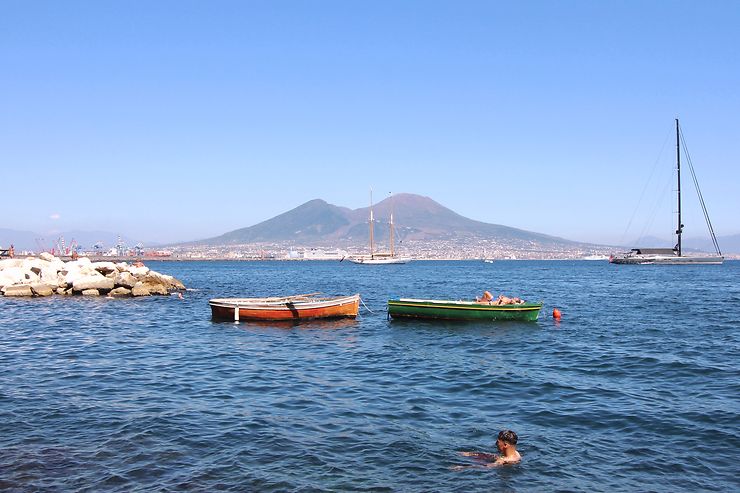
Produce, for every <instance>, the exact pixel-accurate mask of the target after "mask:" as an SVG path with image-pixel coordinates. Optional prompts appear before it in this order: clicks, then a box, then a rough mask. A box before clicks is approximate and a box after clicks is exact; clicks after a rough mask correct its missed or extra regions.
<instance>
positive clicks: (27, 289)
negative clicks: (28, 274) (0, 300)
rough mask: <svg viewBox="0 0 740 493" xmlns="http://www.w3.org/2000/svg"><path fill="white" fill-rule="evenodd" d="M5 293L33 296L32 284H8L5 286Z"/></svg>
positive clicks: (7, 294)
mask: <svg viewBox="0 0 740 493" xmlns="http://www.w3.org/2000/svg"><path fill="white" fill-rule="evenodd" d="M3 294H4V295H5V296H33V291H31V286H29V285H28V284H25V285H22V286H6V287H4V288H3Z"/></svg>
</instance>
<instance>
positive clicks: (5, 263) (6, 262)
mask: <svg viewBox="0 0 740 493" xmlns="http://www.w3.org/2000/svg"><path fill="white" fill-rule="evenodd" d="M13 267H23V259H22V258H6V259H3V260H0V271H2V270H3V269H10V268H13Z"/></svg>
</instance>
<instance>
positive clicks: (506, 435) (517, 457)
mask: <svg viewBox="0 0 740 493" xmlns="http://www.w3.org/2000/svg"><path fill="white" fill-rule="evenodd" d="M518 441H519V437H518V436H517V434H516V433H515V432H513V431H511V430H501V431H500V432H499V434H498V438H497V439H496V448H497V449H498V451H499V452H500V453H499V454H492V453H489V452H474V451H463V452H459V454H460V455H462V456H463V457H472V458H474V459H477V460H480V461H483V462H484V464H480V465H475V464H474V465H468V466H454V467H453V468H452V469H454V470H460V469H467V468H471V467H479V468H480V467H497V466H503V465H506V464H515V463H517V462H519V461H521V460H522V456H521V454H520V453H519V452H518V451H517V449H516V444H517V442H518Z"/></svg>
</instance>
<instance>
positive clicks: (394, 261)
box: [349, 257, 411, 265]
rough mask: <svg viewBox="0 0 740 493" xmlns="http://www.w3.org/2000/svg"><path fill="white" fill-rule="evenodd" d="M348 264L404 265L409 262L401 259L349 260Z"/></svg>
mask: <svg viewBox="0 0 740 493" xmlns="http://www.w3.org/2000/svg"><path fill="white" fill-rule="evenodd" d="M349 260H350V262H353V263H355V264H365V265H390V264H406V263H408V262H410V261H411V259H409V258H403V257H387V258H362V257H358V258H350V259H349Z"/></svg>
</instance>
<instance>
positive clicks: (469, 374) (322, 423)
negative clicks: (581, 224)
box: [0, 261, 740, 492]
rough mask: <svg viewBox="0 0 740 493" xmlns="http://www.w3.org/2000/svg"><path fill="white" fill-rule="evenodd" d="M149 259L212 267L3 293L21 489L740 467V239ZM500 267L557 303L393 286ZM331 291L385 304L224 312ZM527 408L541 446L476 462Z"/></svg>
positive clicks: (489, 480) (482, 480)
mask: <svg viewBox="0 0 740 493" xmlns="http://www.w3.org/2000/svg"><path fill="white" fill-rule="evenodd" d="M148 265H149V267H151V268H153V269H154V270H157V271H159V272H163V273H167V274H172V275H174V276H176V277H177V278H179V279H181V280H182V281H183V282H184V283H185V284H186V285H187V286H188V287H189V288H191V290H189V291H188V292H187V293H186V294H185V298H184V299H183V300H179V299H178V298H177V297H175V296H169V297H152V298H147V299H113V300H110V299H104V298H101V299H98V298H96V299H91V298H84V299H83V298H82V297H75V298H62V297H52V298H39V299H10V298H0V490H7V491H95V492H98V491H121V492H123V491H125V492H132V491H260V492H263V491H299V492H319V491H374V492H385V491H388V492H393V491H400V492H427V491H435V492H436V491H466V492H467V491H584V492H592V491H657V492H674V491H738V490H740V480H739V479H738V478H739V477H740V466H738V464H739V463H740V358H739V357H738V356H739V355H740V351H739V350H740V310H738V308H740V283H739V282H738V279H739V274H740V263H738V262H727V263H725V265H722V266H703V267H702V266H659V267H658V266H615V265H609V264H608V263H606V262H563V261H559V262H557V261H553V262H547V261H500V262H495V263H493V264H486V263H483V262H413V263H410V264H407V265H396V266H364V265H355V264H350V263H347V262H342V263H338V262H152V263H149V264H148ZM484 289H488V290H490V291H492V292H493V293H494V294H498V293H505V294H507V295H518V296H521V297H524V298H525V299H527V300H531V301H536V300H542V301H544V303H545V307H544V309H543V311H542V313H541V314H540V319H539V320H538V321H537V322H534V323H519V322H506V323H451V322H424V321H389V320H388V319H387V315H386V309H385V302H386V301H387V299H388V298H391V297H398V296H405V297H437V298H472V297H473V296H475V295H476V294H480V293H481V292H482V291H483V290H484ZM315 291H321V292H323V293H326V294H349V293H355V292H359V293H361V295H362V297H363V300H364V304H365V305H366V306H362V307H361V312H360V313H361V316H360V317H359V318H358V319H357V320H342V321H324V322H307V323H301V324H300V325H295V326H294V325H280V324H265V323H262V324H255V323H244V322H242V323H239V324H235V323H233V322H215V321H212V320H211V318H210V310H209V307H208V299H209V298H214V297H230V296H242V297H247V296H266V295H284V294H295V293H309V292H315ZM555 307H557V308H559V309H560V310H561V312H562V314H563V318H562V320H561V321H560V322H557V321H555V320H554V319H553V318H552V316H551V313H552V309H553V308H555ZM507 428H508V429H513V430H515V431H516V432H517V433H518V434H519V439H520V443H519V450H520V451H521V453H522V455H523V460H522V462H521V463H520V464H517V465H512V466H506V467H500V468H490V469H479V468H468V469H464V470H454V469H453V466H455V465H460V464H472V463H471V462H470V461H469V460H467V459H466V458H464V457H461V456H460V455H459V454H458V452H459V451H461V450H486V451H491V450H493V449H494V448H495V445H494V443H495V439H496V435H497V433H498V431H499V430H501V429H507Z"/></svg>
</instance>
